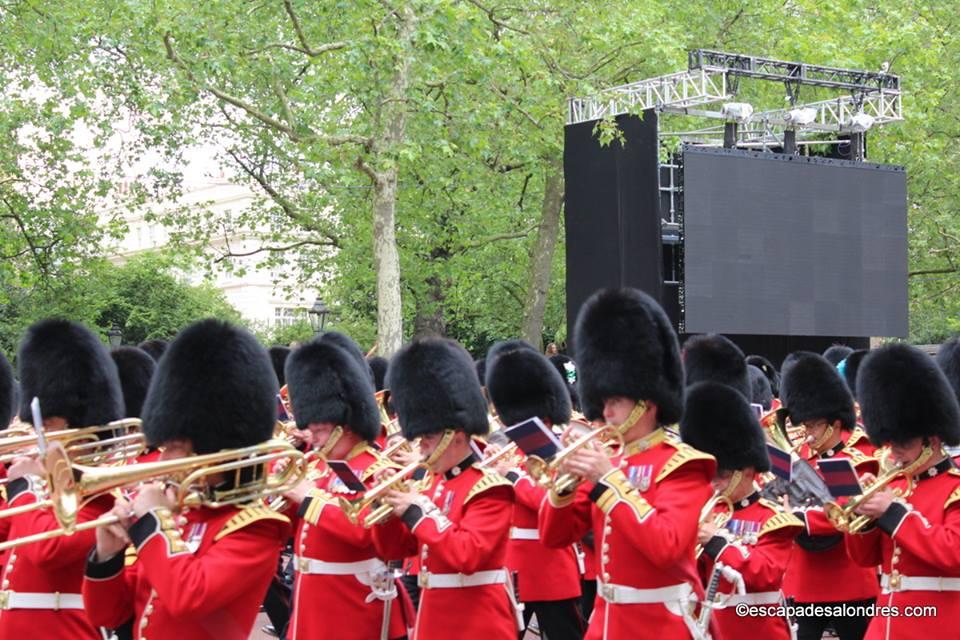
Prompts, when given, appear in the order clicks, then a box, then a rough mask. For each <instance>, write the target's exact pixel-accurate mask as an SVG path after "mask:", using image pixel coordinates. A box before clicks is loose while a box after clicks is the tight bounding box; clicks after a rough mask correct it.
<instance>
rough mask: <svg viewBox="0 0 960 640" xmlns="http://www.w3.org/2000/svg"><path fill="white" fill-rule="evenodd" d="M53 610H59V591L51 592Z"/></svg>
mask: <svg viewBox="0 0 960 640" xmlns="http://www.w3.org/2000/svg"><path fill="white" fill-rule="evenodd" d="M53 610H54V611H60V592H59V591H54V592H53Z"/></svg>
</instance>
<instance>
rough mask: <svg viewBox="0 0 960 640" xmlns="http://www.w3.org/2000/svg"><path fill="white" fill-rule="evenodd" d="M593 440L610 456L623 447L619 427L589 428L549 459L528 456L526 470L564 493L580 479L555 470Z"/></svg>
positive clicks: (540, 482)
mask: <svg viewBox="0 0 960 640" xmlns="http://www.w3.org/2000/svg"><path fill="white" fill-rule="evenodd" d="M594 442H600V443H601V444H602V445H603V446H604V448H605V449H606V451H607V455H608V456H610V457H613V456H615V455H617V454H618V453H620V452H621V451H623V449H624V443H623V434H622V433H620V431H619V429H617V428H616V427H615V426H613V425H603V426H602V427H597V428H596V429H590V430H589V431H587V432H586V433H585V434H583V435H581V436H580V437H578V438H577V439H576V440H574V441H573V442H572V443H570V444H569V445H567V446H566V447H564V448H563V449H561V450H560V451H558V452H557V453H556V454H554V455H553V456H552V457H551V458H550V459H549V460H544V459H543V458H541V457H540V456H535V455H534V456H528V457H527V464H526V466H527V472H528V473H529V474H530V476H531V477H532V478H533V479H534V480H535V481H536V482H537V483H538V484H541V485H543V486H546V487H548V488H552V489H553V490H554V491H555V492H557V493H566V492H568V491H570V490H572V489H574V488H575V487H576V486H577V485H579V484H580V482H582V479H581V478H578V477H577V476H575V475H573V474H572V473H562V474H558V473H557V470H558V469H559V468H560V465H561V464H562V463H563V461H564V460H566V459H568V458H569V457H570V456H572V455H573V454H574V453H576V452H577V451H579V450H580V449H582V448H584V447H586V446H588V445H589V446H592V444H593V443H594Z"/></svg>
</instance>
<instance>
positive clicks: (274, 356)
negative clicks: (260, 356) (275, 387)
mask: <svg viewBox="0 0 960 640" xmlns="http://www.w3.org/2000/svg"><path fill="white" fill-rule="evenodd" d="M267 353H269V354H270V363H271V364H273V372H274V373H275V374H277V382H278V383H279V384H280V386H281V387H282V386H283V385H285V384H287V378H286V375H285V374H284V372H283V371H284V367H285V366H286V364H287V358H289V357H290V347H284V346H281V345H274V346H272V347H270V348H269V349H268V350H267Z"/></svg>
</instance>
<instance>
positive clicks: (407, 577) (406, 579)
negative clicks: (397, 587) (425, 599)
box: [400, 573, 420, 610]
mask: <svg viewBox="0 0 960 640" xmlns="http://www.w3.org/2000/svg"><path fill="white" fill-rule="evenodd" d="M400 582H402V583H403V586H404V587H405V588H406V590H407V593H408V594H409V595H410V600H412V601H413V608H414V610H416V609H419V608H420V576H415V575H411V574H408V573H405V574H403V575H402V576H400Z"/></svg>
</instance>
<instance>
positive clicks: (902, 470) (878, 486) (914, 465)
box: [823, 447, 933, 533]
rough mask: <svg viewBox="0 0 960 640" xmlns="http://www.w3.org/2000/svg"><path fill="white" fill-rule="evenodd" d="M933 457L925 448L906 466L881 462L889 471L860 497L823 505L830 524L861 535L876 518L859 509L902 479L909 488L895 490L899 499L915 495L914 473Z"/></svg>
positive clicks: (929, 450) (882, 474) (931, 451)
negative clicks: (858, 509) (840, 502)
mask: <svg viewBox="0 0 960 640" xmlns="http://www.w3.org/2000/svg"><path fill="white" fill-rule="evenodd" d="M932 455H933V450H932V449H930V447H924V449H923V451H921V452H920V455H919V456H917V459H916V460H914V461H913V462H911V463H910V464H908V465H906V466H902V465H899V464H889V463H888V464H886V465H884V461H881V465H882V466H886V467H887V469H886V470H885V471H883V472H882V473H881V474H880V475H879V476H878V477H877V478H876V479H875V480H874V481H873V483H872V484H871V485H870V486H869V487H868V488H867V489H866V490H865V491H864V492H863V493H861V494H860V495H858V496H852V497H851V498H850V499H849V500H848V501H847V503H846V504H844V505H842V506H841V505H840V504H839V503H837V502H834V501H829V502H826V503H825V504H824V505H823V513H824V515H825V516H827V519H828V520H830V523H831V524H832V525H833V526H834V527H836V529H837V531H842V532H844V533H860V532H861V531H863V529H865V528H866V527H867V526H869V525H870V523H872V522H873V520H874V518H872V517H870V516H865V515H859V514H857V513H856V510H857V508H859V507H860V505H862V504H863V503H864V502H866V501H867V500H868V499H869V498H870V497H871V496H873V495H875V494H877V493H879V492H880V491H882V490H884V489H886V488H887V487H888V486H889V485H890V483H892V482H893V481H894V480H898V479H900V478H903V479H905V480H906V481H907V486H906V487H904V488H903V489H900V488H897V489H893V493H894V495H896V496H897V497H899V498H905V497H907V496H909V495H910V494H911V493H913V487H914V480H913V474H914V472H915V471H916V470H917V469H919V468H920V467H922V466H923V465H924V464H925V463H926V462H927V460H929V459H930V457H931V456H932Z"/></svg>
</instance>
